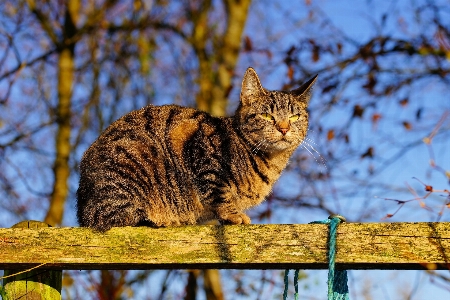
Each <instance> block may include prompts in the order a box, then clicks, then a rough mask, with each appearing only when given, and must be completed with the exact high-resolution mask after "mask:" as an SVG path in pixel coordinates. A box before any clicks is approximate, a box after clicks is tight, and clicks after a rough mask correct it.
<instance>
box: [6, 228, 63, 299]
mask: <svg viewBox="0 0 450 300" xmlns="http://www.w3.org/2000/svg"><path fill="white" fill-rule="evenodd" d="M43 227H51V226H50V225H48V224H45V223H43V222H39V221H23V222H20V223H17V224H16V225H14V226H13V227H12V228H30V229H37V228H43ZM43 268H44V269H40V268H37V269H34V270H31V271H28V272H23V271H25V270H27V269H13V270H5V274H4V276H9V275H13V274H17V275H14V276H11V277H7V278H4V279H3V286H4V292H5V293H6V297H5V296H4V297H3V300H15V299H21V300H22V299H23V300H44V299H45V300H47V299H48V300H56V299H61V287H62V271H61V270H45V266H44V267H43ZM20 272H23V273H20ZM19 273H20V274H19Z"/></svg>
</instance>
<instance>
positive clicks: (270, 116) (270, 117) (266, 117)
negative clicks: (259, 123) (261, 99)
mask: <svg viewBox="0 0 450 300" xmlns="http://www.w3.org/2000/svg"><path fill="white" fill-rule="evenodd" d="M261 117H263V118H264V119H266V120H268V121H275V118H274V117H273V116H272V115H271V114H261Z"/></svg>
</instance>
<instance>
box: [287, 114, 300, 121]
mask: <svg viewBox="0 0 450 300" xmlns="http://www.w3.org/2000/svg"><path fill="white" fill-rule="evenodd" d="M298 118H300V115H293V116H290V117H289V121H291V122H295V121H297V120H298Z"/></svg>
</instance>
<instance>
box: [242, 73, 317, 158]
mask: <svg viewBox="0 0 450 300" xmlns="http://www.w3.org/2000/svg"><path fill="white" fill-rule="evenodd" d="M316 78H317V75H316V76H314V77H313V78H312V79H310V80H309V81H307V82H306V83H304V84H303V85H302V86H301V87H299V88H298V89H295V90H293V91H269V90H267V89H265V88H264V87H263V86H262V85H261V82H260V81H259V78H258V75H257V74H256V72H255V70H254V69H252V68H248V69H247V71H246V72H245V75H244V78H243V80H242V88H241V97H240V104H239V107H238V109H237V111H236V114H235V117H234V118H235V122H237V124H238V125H239V129H240V130H241V132H242V134H243V135H244V136H245V138H246V139H247V141H249V142H250V143H251V146H252V147H253V148H254V151H255V152H259V151H261V152H266V153H276V152H280V151H285V150H293V149H295V148H296V147H298V146H299V145H300V143H301V142H302V141H303V139H304V138H305V136H306V132H307V129H308V112H307V107H308V102H309V99H310V97H311V88H312V86H313V85H314V82H315V81H316Z"/></svg>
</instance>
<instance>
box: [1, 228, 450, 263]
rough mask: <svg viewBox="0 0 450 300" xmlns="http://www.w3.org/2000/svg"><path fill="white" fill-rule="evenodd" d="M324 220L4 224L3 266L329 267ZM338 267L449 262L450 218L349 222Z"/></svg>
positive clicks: (342, 235)
mask: <svg viewBox="0 0 450 300" xmlns="http://www.w3.org/2000/svg"><path fill="white" fill-rule="evenodd" d="M327 234H328V227H327V225H321V224H307V225H242V226H185V227H177V228H174V227H172V228H157V229H155V228H146V227H138V228H130V227H125V228H113V229H111V230H110V231H108V232H106V233H95V232H92V231H91V230H90V229H86V228H38V229H17V228H4V229H0V269H23V268H27V267H33V266H36V265H38V264H41V263H46V265H45V266H43V267H42V268H45V269H185V268H195V269H204V268H215V269H285V268H291V269H293V268H302V269H324V268H327V259H326V252H327ZM337 247H338V250H337V256H336V257H337V258H336V263H337V267H338V268H347V269H424V268H437V269H449V268H450V223H344V224H341V225H339V228H338V242H337Z"/></svg>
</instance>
